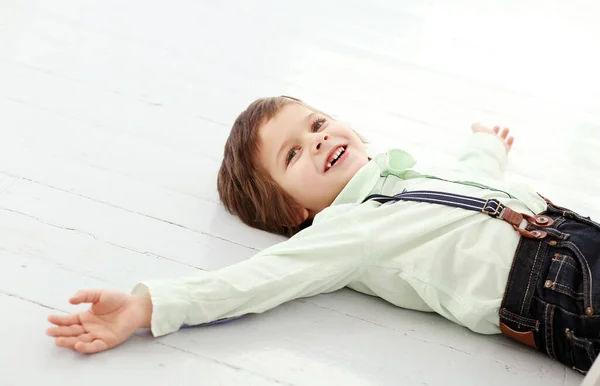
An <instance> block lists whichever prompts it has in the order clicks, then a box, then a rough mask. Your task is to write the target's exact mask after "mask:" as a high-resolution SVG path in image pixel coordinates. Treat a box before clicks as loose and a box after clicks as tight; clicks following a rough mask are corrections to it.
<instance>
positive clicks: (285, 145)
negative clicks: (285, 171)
mask: <svg viewBox="0 0 600 386" xmlns="http://www.w3.org/2000/svg"><path fill="white" fill-rule="evenodd" d="M315 115H317V113H316V112H314V111H313V112H312V113H310V114H308V115H307V116H306V117H304V120H306V121H308V122H309V123H310V121H312V117H314V116H315ZM287 144H288V141H283V143H282V144H281V147H280V148H279V150H278V151H277V154H276V155H275V163H276V164H279V160H280V158H281V152H282V151H283V149H285V148H286V147H287Z"/></svg>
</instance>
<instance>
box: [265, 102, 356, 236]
mask: <svg viewBox="0 0 600 386" xmlns="http://www.w3.org/2000/svg"><path fill="white" fill-rule="evenodd" d="M259 138H260V152H259V161H260V162H261V164H262V166H263V167H264V168H265V169H266V170H267V172H268V173H269V174H270V175H271V177H272V178H273V179H274V180H275V182H276V183H277V184H278V185H279V186H280V187H282V188H283V189H284V190H285V191H286V192H287V193H288V194H289V195H291V196H292V197H293V198H294V200H296V202H297V203H298V204H299V205H300V206H302V207H303V208H305V209H304V211H303V213H300V214H299V215H300V216H301V217H302V219H303V220H304V219H306V218H307V217H308V216H314V215H315V214H317V213H319V212H320V211H321V210H323V209H325V208H326V207H327V206H329V205H331V203H332V202H333V200H334V199H335V198H336V197H337V195H338V194H339V193H340V192H341V191H342V189H343V188H344V187H345V186H346V184H347V183H348V181H350V179H351V178H352V177H353V176H354V174H356V172H357V171H358V170H359V169H360V168H362V167H363V166H364V165H366V164H367V162H368V156H367V152H366V149H365V145H364V143H363V142H362V141H361V140H360V138H359V137H358V135H357V134H356V133H355V132H354V131H353V130H351V129H350V128H349V127H348V126H346V125H344V124H343V123H341V122H338V121H334V120H332V119H329V118H327V117H326V116H324V115H322V114H319V113H316V112H314V111H312V110H310V109H308V108H307V107H305V106H302V105H299V104H296V103H292V104H289V105H286V106H285V107H283V108H282V109H281V111H279V113H278V114H277V115H276V116H275V117H274V118H273V119H271V120H269V121H268V122H267V123H265V124H264V125H263V126H262V127H260V129H259ZM340 153H341V155H340ZM285 225H296V224H285Z"/></svg>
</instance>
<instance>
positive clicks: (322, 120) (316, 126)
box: [312, 118, 327, 132]
mask: <svg viewBox="0 0 600 386" xmlns="http://www.w3.org/2000/svg"><path fill="white" fill-rule="evenodd" d="M325 122H327V119H325V118H319V119H317V120H315V121H314V122H313V124H312V131H313V132H317V131H319V130H320V129H321V127H322V126H323V124H324V123H325Z"/></svg>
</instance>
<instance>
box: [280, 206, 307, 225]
mask: <svg viewBox="0 0 600 386" xmlns="http://www.w3.org/2000/svg"><path fill="white" fill-rule="evenodd" d="M309 216H310V213H309V212H308V209H306V208H298V212H297V216H296V218H295V219H294V223H295V224H293V226H298V225H300V224H302V223H303V222H304V221H306V220H307V219H308V217H309ZM284 226H285V227H287V226H289V225H284Z"/></svg>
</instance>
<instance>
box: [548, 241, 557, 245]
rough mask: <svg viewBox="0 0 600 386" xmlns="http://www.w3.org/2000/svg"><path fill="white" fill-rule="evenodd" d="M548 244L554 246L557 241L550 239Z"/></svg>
mask: <svg viewBox="0 0 600 386" xmlns="http://www.w3.org/2000/svg"><path fill="white" fill-rule="evenodd" d="M548 244H550V245H552V246H555V245H556V244H558V243H557V242H556V240H550V242H549V243H548Z"/></svg>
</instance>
